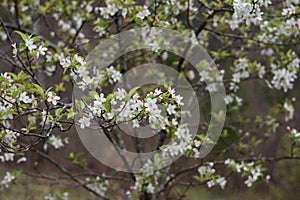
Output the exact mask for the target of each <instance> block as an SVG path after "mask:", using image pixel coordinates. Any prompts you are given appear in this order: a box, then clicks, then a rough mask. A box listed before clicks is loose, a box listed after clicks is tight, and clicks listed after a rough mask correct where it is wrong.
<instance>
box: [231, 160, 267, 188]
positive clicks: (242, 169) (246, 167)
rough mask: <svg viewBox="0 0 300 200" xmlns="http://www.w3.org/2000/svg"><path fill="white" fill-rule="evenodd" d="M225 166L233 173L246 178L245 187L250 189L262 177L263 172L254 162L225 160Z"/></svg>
mask: <svg viewBox="0 0 300 200" xmlns="http://www.w3.org/2000/svg"><path fill="white" fill-rule="evenodd" d="M225 164H226V165H228V167H230V168H231V169H232V170H233V171H235V172H236V173H239V174H241V175H242V176H243V177H244V176H247V180H245V182H244V183H245V185H247V187H251V186H252V185H253V183H255V182H257V181H258V180H259V179H260V178H262V177H263V171H264V170H265V169H264V168H263V167H262V166H261V165H260V164H257V165H255V163H254V162H248V163H246V162H244V161H242V162H240V163H238V162H236V161H234V160H232V159H227V160H226V161H225Z"/></svg>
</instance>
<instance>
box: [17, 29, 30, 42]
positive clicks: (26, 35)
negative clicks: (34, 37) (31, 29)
mask: <svg viewBox="0 0 300 200" xmlns="http://www.w3.org/2000/svg"><path fill="white" fill-rule="evenodd" d="M15 32H16V33H17V34H18V35H20V36H21V38H22V39H23V40H24V41H25V40H26V39H28V37H29V36H28V34H25V33H22V32H20V31H15Z"/></svg>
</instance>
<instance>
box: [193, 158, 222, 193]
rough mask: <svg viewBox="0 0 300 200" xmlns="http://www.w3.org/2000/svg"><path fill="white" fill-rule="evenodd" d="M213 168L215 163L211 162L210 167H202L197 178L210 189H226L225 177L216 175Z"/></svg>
mask: <svg viewBox="0 0 300 200" xmlns="http://www.w3.org/2000/svg"><path fill="white" fill-rule="evenodd" d="M213 166H214V163H213V162H209V163H208V165H205V166H200V167H199V168H198V173H199V176H198V177H195V178H196V179H197V180H199V181H200V182H206V184H207V186H208V187H209V188H211V187H213V186H216V185H219V186H220V187H221V188H222V189H224V188H225V185H226V183H227V180H226V179H225V177H222V176H219V175H215V172H216V170H215V169H214V168H213Z"/></svg>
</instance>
